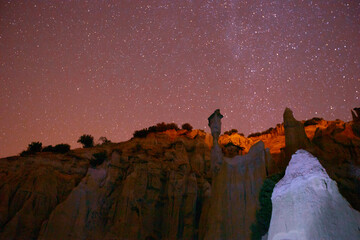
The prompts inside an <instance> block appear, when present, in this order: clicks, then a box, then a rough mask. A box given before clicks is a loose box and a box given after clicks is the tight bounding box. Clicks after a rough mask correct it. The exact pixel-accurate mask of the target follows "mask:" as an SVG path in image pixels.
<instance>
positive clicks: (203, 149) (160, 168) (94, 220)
mask: <svg viewBox="0 0 360 240" xmlns="http://www.w3.org/2000/svg"><path fill="white" fill-rule="evenodd" d="M182 134H183V135H182ZM206 139H207V137H206V134H205V133H203V132H201V131H196V134H194V133H187V132H182V133H181V132H176V131H168V132H167V133H163V134H151V135H150V136H148V137H147V138H145V139H133V140H132V141H129V142H127V143H126V144H123V146H119V148H115V149H113V150H112V153H111V154H110V159H109V160H108V161H106V162H104V163H103V164H102V165H101V166H98V167H97V168H96V169H91V168H90V169H89V171H88V173H87V175H86V176H85V177H84V178H83V179H82V181H81V182H80V184H79V185H78V186H77V187H76V188H74V190H73V191H72V192H71V194H70V195H69V197H68V198H67V199H66V200H65V201H64V202H63V203H61V204H60V205H59V206H57V207H56V208H55V210H54V211H53V212H52V214H51V215H50V217H49V220H48V221H47V222H45V223H44V224H43V226H42V230H41V233H40V237H39V239H145V238H146V237H153V238H155V239H196V238H197V235H198V229H199V221H200V213H201V210H202V205H203V204H204V201H205V199H206V197H207V196H208V195H209V193H208V191H210V184H209V179H208V172H209V170H210V148H209V146H208V145H207V143H206Z"/></svg>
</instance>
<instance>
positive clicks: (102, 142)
mask: <svg viewBox="0 0 360 240" xmlns="http://www.w3.org/2000/svg"><path fill="white" fill-rule="evenodd" d="M99 141H100V142H101V144H106V143H111V141H110V140H109V139H107V137H100V138H99Z"/></svg>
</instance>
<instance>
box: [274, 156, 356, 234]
mask: <svg viewBox="0 0 360 240" xmlns="http://www.w3.org/2000/svg"><path fill="white" fill-rule="evenodd" d="M271 200H272V204H273V211H272V217H271V223H270V228H269V233H268V240H281V239H288V240H295V239H297V240H307V239H327V240H332V239H333V240H338V239H360V213H359V212H357V211H355V210H354V209H352V208H351V207H350V204H349V203H348V202H347V201H346V200H345V199H344V197H343V196H342V195H341V194H340V193H339V190H338V188H337V184H336V182H335V181H333V180H331V179H330V177H329V176H328V175H327V173H326V171H325V169H324V168H323V167H322V166H321V164H320V163H319V161H318V160H317V159H316V158H315V157H314V156H312V155H311V154H310V153H308V152H307V151H305V150H298V151H297V152H296V154H294V155H293V156H292V158H291V161H290V163H289V166H288V167H287V169H286V173H285V176H284V178H283V179H281V180H280V181H279V182H278V183H277V184H276V186H275V188H274V191H273V194H272V197H271Z"/></svg>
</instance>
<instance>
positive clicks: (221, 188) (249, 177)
mask: <svg viewBox="0 0 360 240" xmlns="http://www.w3.org/2000/svg"><path fill="white" fill-rule="evenodd" d="M265 163H266V150H265V149H264V143H263V142H262V141H259V142H257V143H256V144H254V145H253V146H252V147H251V148H250V151H249V152H248V154H246V155H243V156H237V157H234V158H226V157H225V158H224V159H223V162H222V165H221V167H220V171H219V172H218V174H216V175H215V176H214V177H213V185H212V194H211V198H210V203H209V206H210V209H209V211H208V213H207V223H206V226H205V227H206V230H205V237H204V239H206V240H216V239H224V240H225V239H239V236H241V239H250V238H251V231H250V226H251V224H253V223H254V222H255V214H256V210H258V205H259V201H258V199H259V192H260V189H261V186H262V184H263V181H264V179H265V178H266V167H265V166H266V165H265Z"/></svg>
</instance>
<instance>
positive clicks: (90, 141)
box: [77, 134, 94, 148]
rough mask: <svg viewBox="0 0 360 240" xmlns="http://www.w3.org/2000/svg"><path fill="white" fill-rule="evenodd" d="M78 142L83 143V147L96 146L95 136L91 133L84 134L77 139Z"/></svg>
mask: <svg viewBox="0 0 360 240" xmlns="http://www.w3.org/2000/svg"><path fill="white" fill-rule="evenodd" d="M77 142H78V143H81V144H82V145H83V148H90V147H93V146H94V137H93V136H91V135H90V134H84V135H82V136H81V137H80V138H79V139H78V140H77Z"/></svg>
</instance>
